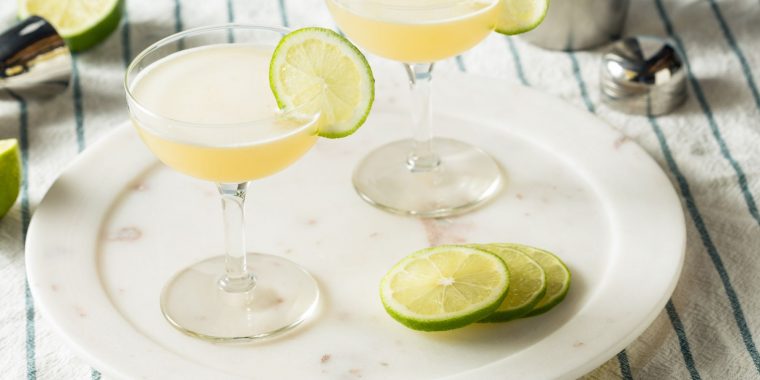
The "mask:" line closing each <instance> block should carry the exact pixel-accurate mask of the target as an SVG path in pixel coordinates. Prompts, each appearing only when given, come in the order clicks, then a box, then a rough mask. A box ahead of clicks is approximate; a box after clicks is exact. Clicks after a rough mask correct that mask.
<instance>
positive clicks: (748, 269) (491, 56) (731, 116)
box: [0, 0, 760, 379]
mask: <svg viewBox="0 0 760 380" xmlns="http://www.w3.org/2000/svg"><path fill="white" fill-rule="evenodd" d="M555 1H570V0H555ZM632 3H633V4H632V6H631V11H630V13H629V15H628V23H627V27H626V34H648V35H658V36H670V37H671V38H672V39H673V41H674V42H675V44H676V45H678V47H679V48H681V50H682V51H684V52H685V58H686V62H687V66H688V68H689V77H688V83H689V95H690V96H689V100H688V102H687V103H686V104H685V105H684V106H683V107H681V108H680V109H678V110H677V111H676V112H674V113H671V114H669V115H666V116H660V117H656V118H647V117H638V116H627V115H623V114H619V113H616V112H614V111H612V110H610V109H608V108H606V107H605V106H604V105H602V104H600V101H599V91H598V72H599V64H600V52H599V51H588V52H575V53H565V52H549V51H544V50H541V49H539V48H536V47H534V46H532V45H529V44H527V43H525V42H523V41H521V40H520V39H519V38H507V37H504V36H500V35H496V34H494V35H492V36H490V37H489V38H488V39H487V40H486V41H485V42H484V43H482V44H481V45H479V46H478V47H476V48H475V49H473V50H472V51H469V52H467V53H466V54H464V55H463V56H461V57H457V59H452V60H450V61H448V62H444V63H442V64H441V65H439V67H438V68H437V70H440V71H447V70H448V71H452V70H461V71H466V72H469V73H475V74H479V75H487V76H492V77H496V78H501V79H504V80H507V81H510V82H515V83H521V84H523V85H526V86H531V87H535V88H537V89H539V90H541V91H545V92H547V93H550V94H553V95H556V96H559V97H561V98H563V99H565V100H566V101H568V102H570V103H572V104H575V105H577V107H579V108H583V109H586V110H588V111H589V112H592V113H596V114H597V115H598V116H599V117H601V118H602V119H604V120H606V121H608V122H609V124H611V125H612V126H613V127H614V128H617V129H618V130H620V131H621V132H622V133H624V134H625V135H626V136H628V137H629V138H631V139H633V140H635V141H636V142H637V143H639V144H640V145H641V146H643V147H644V149H646V150H647V151H648V152H649V154H650V155H652V156H653V157H654V158H655V160H657V162H658V163H659V164H660V166H661V167H662V168H663V169H664V171H665V172H666V173H667V174H668V176H669V177H670V179H671V181H672V183H673V185H674V187H675V188H676V190H677V191H678V193H679V194H680V197H681V201H682V202H683V206H684V212H685V213H686V221H687V229H688V247H687V254H686V263H685V267H684V270H683V274H682V276H681V280H680V282H679V284H678V287H677V288H676V290H675V293H674V294H673V297H672V298H671V300H670V301H669V302H668V303H667V306H666V308H665V309H664V310H663V311H662V313H661V314H660V315H659V317H658V318H657V319H656V320H655V322H654V323H653V324H652V325H651V326H650V327H649V328H648V329H647V330H646V332H645V333H644V334H643V335H642V336H641V337H639V338H638V339H637V340H636V341H635V342H634V343H633V344H631V345H630V346H629V347H628V348H626V349H625V350H624V351H622V352H620V353H619V354H618V355H617V356H616V357H614V358H612V359H611V360H609V361H608V362H607V363H605V364H604V365H602V366H601V367H599V368H598V369H596V370H594V371H593V372H591V373H589V374H588V375H587V377H588V378H592V379H609V378H625V379H687V378H692V379H699V378H704V379H754V378H760V354H758V349H757V344H756V342H757V341H760V297H758V294H760V212H759V211H758V206H757V199H758V198H760V154H757V152H758V151H760V94H759V93H758V86H759V84H758V77H760V2H758V1H757V0H722V1H716V0H633V1H632ZM15 8H16V6H15V1H11V0H4V1H3V4H2V6H0V29H4V28H5V27H7V26H10V25H11V24H13V23H14V22H15V13H16V9H15ZM228 21H237V22H243V23H264V24H284V25H287V26H291V27H298V26H307V25H324V26H328V27H333V26H334V25H333V24H332V21H331V18H330V15H329V14H328V12H327V9H326V7H325V6H324V4H323V3H322V0H289V1H286V0H279V1H278V0H211V1H202V0H127V1H126V12H125V15H124V19H123V22H122V24H121V26H120V27H119V29H118V30H117V31H116V32H115V33H114V34H113V35H111V36H110V38H109V39H108V40H106V41H105V42H104V43H102V44H101V45H99V46H97V47H96V48H94V49H92V50H90V51H87V52H85V53H81V54H77V55H76V56H75V57H74V76H73V82H72V85H71V86H70V88H69V90H68V91H67V92H66V93H65V94H64V95H62V96H58V97H56V98H54V99H53V100H51V101H47V102H44V103H35V102H24V101H17V102H12V101H11V102H0V138H10V137H15V138H17V139H19V141H20V144H21V148H22V159H23V168H24V173H25V176H24V178H23V187H22V191H21V195H20V197H19V200H18V202H17V204H16V205H15V207H14V208H13V209H12V210H11V211H10V213H9V214H8V215H7V216H6V217H5V218H3V219H2V220H0V378H2V379H24V378H26V379H35V378H39V379H85V378H92V379H98V378H101V374H100V373H99V372H98V371H97V369H96V368H91V367H90V366H89V365H88V364H87V363H85V362H84V361H82V360H81V359H79V358H77V357H76V356H75V355H74V354H73V353H72V351H71V350H70V348H69V347H67V346H66V344H65V342H64V341H63V339H62V338H61V337H60V336H58V335H57V334H56V333H55V331H54V330H53V328H52V327H51V324H50V322H49V321H47V320H45V318H44V317H41V316H40V315H39V314H38V313H37V312H36V310H35V306H34V302H33V300H32V298H31V296H30V294H29V290H28V287H27V286H26V279H25V272H24V239H25V235H26V229H27V226H28V224H29V220H30V218H31V216H32V215H33V213H34V210H35V208H36V207H37V205H38V204H39V202H40V200H41V199H42V197H43V195H44V194H45V192H46V191H47V189H48V188H49V187H50V185H51V184H52V182H53V181H54V180H55V178H56V176H57V175H58V174H59V172H60V171H61V169H62V168H63V167H64V166H65V165H66V164H67V163H69V162H70V161H71V160H73V159H74V158H75V157H76V155H77V154H78V153H79V152H81V151H82V150H83V149H86V148H87V146H88V145H91V144H94V143H97V141H98V140H99V139H100V138H102V137H103V136H105V135H107V134H108V133H109V132H110V131H111V129H112V128H113V127H114V126H115V125H118V124H119V123H121V122H122V121H124V120H125V119H126V118H127V114H126V106H125V102H124V95H123V92H122V89H121V80H122V76H123V72H124V69H125V67H126V65H127V63H128V62H129V61H130V59H131V58H133V57H134V55H135V54H136V53H137V52H139V51H140V50H141V49H143V48H144V47H146V46H147V45H148V44H150V43H152V42H154V41H156V40H157V39H159V38H161V37H164V36H166V35H169V34H171V33H173V32H176V31H179V30H182V29H186V28H190V27H195V26H200V25H206V24H213V23H222V22H228ZM371 62H372V64H373V67H374V68H375V70H401V69H400V68H398V67H396V66H395V65H391V64H390V63H389V62H387V61H384V60H382V59H376V58H371ZM652 270H656V268H652ZM641 280H642V281H646V277H643V278H642V279H641ZM631 286H636V284H631ZM623 301H624V300H623ZM550 363H551V358H547V365H550Z"/></svg>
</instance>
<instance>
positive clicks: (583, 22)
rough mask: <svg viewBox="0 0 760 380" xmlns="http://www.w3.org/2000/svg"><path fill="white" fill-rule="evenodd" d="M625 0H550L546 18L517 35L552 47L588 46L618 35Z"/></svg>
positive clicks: (621, 26)
mask: <svg viewBox="0 0 760 380" xmlns="http://www.w3.org/2000/svg"><path fill="white" fill-rule="evenodd" d="M628 4H629V0H552V1H551V3H550V5H549V10H548V12H547V13H546V18H545V19H544V21H543V22H542V23H541V25H539V26H538V27H537V28H536V29H534V30H532V31H530V32H528V33H525V34H523V35H521V36H520V37H521V38H522V39H524V40H525V41H528V42H530V43H532V44H534V45H537V46H540V47H543V48H546V49H553V50H583V49H590V48H593V47H597V46H600V45H603V44H605V43H608V42H610V41H614V40H616V39H618V38H620V35H621V33H622V31H623V26H624V25H625V16H626V14H627V13H628Z"/></svg>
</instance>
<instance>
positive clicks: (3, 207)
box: [0, 139, 21, 218]
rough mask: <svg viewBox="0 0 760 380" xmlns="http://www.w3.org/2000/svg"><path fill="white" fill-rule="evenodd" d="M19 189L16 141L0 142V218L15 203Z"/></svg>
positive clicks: (19, 164)
mask: <svg viewBox="0 0 760 380" xmlns="http://www.w3.org/2000/svg"><path fill="white" fill-rule="evenodd" d="M20 188H21V159H20V158H19V152H18V141H16V139H8V140H0V218H2V217H3V216H4V215H5V214H6V213H7V212H8V210H10V208H11V207H13V204H14V203H16V197H18V192H19V189H20Z"/></svg>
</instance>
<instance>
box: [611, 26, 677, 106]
mask: <svg viewBox="0 0 760 380" xmlns="http://www.w3.org/2000/svg"><path fill="white" fill-rule="evenodd" d="M600 85H601V90H602V100H603V101H604V102H605V103H606V104H607V105H609V106H610V107H612V108H614V109H616V110H619V111H622V112H625V113H632V114H640V115H647V114H649V115H661V114H665V113H668V112H670V111H671V110H673V109H674V108H676V107H678V106H679V105H681V104H683V102H684V101H685V100H686V95H687V91H686V67H685V66H684V65H683V60H682V58H681V55H680V54H679V53H678V51H677V49H675V48H674V47H673V45H671V44H670V43H668V41H667V40H664V39H661V38H657V37H648V36H633V37H627V38H624V39H622V40H620V41H617V42H615V43H613V44H612V45H611V46H610V48H609V50H608V51H607V53H606V54H604V56H603V57H602V68H601V80H600Z"/></svg>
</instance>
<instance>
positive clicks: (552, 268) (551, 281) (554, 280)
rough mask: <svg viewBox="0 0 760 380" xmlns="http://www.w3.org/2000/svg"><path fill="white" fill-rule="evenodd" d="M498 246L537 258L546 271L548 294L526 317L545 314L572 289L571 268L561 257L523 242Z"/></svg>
mask: <svg viewBox="0 0 760 380" xmlns="http://www.w3.org/2000/svg"><path fill="white" fill-rule="evenodd" d="M497 246H498V247H500V248H503V249H511V250H515V251H518V252H522V253H524V254H526V255H528V256H530V258H532V259H533V260H536V262H537V263H538V264H539V265H541V267H542V268H543V269H544V272H545V273H546V294H544V296H543V297H542V298H541V300H540V301H538V303H537V304H536V306H534V307H533V310H531V311H529V312H528V313H527V314H525V315H524V316H525V317H530V316H534V315H538V314H543V313H545V312H547V311H549V309H551V308H553V307H554V306H555V305H557V304H558V303H560V302H562V300H563V299H565V296H566V295H567V291H568V290H569V289H570V279H571V275H570V270H569V269H567V266H566V265H565V263H564V262H562V260H560V258H559V257H557V256H555V255H554V254H553V253H551V252H548V251H545V250H543V249H538V248H535V247H530V246H527V245H522V244H512V243H504V244H497Z"/></svg>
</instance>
